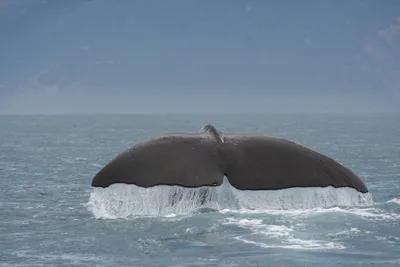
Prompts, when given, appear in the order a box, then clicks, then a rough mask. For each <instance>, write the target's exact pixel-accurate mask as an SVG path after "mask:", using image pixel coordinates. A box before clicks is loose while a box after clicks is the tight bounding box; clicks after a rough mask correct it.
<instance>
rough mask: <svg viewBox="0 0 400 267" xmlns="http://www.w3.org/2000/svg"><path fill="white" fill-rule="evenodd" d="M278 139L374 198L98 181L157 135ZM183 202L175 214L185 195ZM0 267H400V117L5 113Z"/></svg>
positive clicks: (0, 126)
mask: <svg viewBox="0 0 400 267" xmlns="http://www.w3.org/2000/svg"><path fill="white" fill-rule="evenodd" d="M207 123H213V124H214V125H215V126H217V127H218V128H219V129H220V130H222V131H227V132H235V133H244V132H252V133H268V134H273V135H276V136H281V137H285V138H288V139H291V140H294V141H296V142H298V143H301V144H303V145H306V146H308V147H310V148H313V149H315V150H317V151H319V152H322V153H324V154H326V155H329V156H331V157H333V158H335V159H337V160H338V161H340V162H341V163H342V164H344V165H346V166H348V167H350V168H351V169H353V170H354V171H355V172H356V173H357V174H359V175H360V176H361V177H362V179H363V180H364V182H365V183H366V185H367V187H368V188H369V190H370V192H369V193H368V194H364V195H363V194H359V193H357V192H356V191H354V190H352V189H334V188H304V189H298V188H292V189H286V190H278V191H266V192H241V191H238V190H235V189H233V188H232V187H231V186H230V185H229V183H227V182H226V183H224V184H223V186H222V187H220V188H210V189H208V193H209V196H210V199H209V201H208V202H206V203H204V204H203V205H201V204H200V203H199V199H198V197H197V196H198V194H197V192H198V189H190V190H189V189H186V190H183V189H182V188H179V187H167V186H164V187H163V186H160V187H155V188H151V189H143V188H138V187H136V186H134V185H113V186H111V187H110V188H108V189H99V188H96V189H93V188H91V187H90V183H91V179H92V177H93V176H94V175H95V174H96V172H97V171H99V170H100V168H101V167H102V166H103V165H104V164H106V163H107V162H108V161H109V160H110V159H111V158H113V157H114V156H115V155H117V154H118V153H119V152H121V151H122V150H125V149H127V148H128V147H130V146H132V145H134V144H135V143H137V142H139V141H143V140H145V139H148V138H150V137H152V136H154V135H158V134H163V133H169V132H186V131H199V130H200V128H201V127H203V126H204V125H205V124H207ZM173 192H178V193H179V194H182V196H183V197H182V200H181V201H180V202H178V203H175V205H171V201H170V196H171V193H173ZM0 218H1V220H0V266H30V267H33V266H325V267H329V266H364V265H365V266H400V117H398V116H390V115H379V116H378V115H375V116H372V115H371V116H367V115H366V116H344V115H196V116H195V115H165V116H155V115H154V116H150V115H146V116H145V115H136V116H134V115H125V116H122V115H115V116H111V115H108V116H101V115H97V116H0Z"/></svg>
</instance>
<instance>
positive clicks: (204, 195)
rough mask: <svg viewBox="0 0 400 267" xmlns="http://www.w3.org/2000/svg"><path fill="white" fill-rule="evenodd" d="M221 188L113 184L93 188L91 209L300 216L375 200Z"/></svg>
mask: <svg viewBox="0 0 400 267" xmlns="http://www.w3.org/2000/svg"><path fill="white" fill-rule="evenodd" d="M224 179H225V181H224V183H223V185H222V186H220V187H203V188H182V187H178V186H156V187H152V188H141V187H137V186H135V185H126V184H114V185H112V186H110V187H108V188H106V189H103V188H94V189H93V191H92V192H91V194H90V199H89V202H88V203H87V204H86V205H87V207H88V209H89V210H90V211H91V212H92V213H93V214H94V216H95V217H96V218H107V219H115V218H127V217H131V216H173V215H177V214H179V215H183V214H188V213H191V212H194V211H196V210H199V209H213V210H219V211H243V210H245V211H250V212H251V211H256V212H257V211H265V210H268V211H271V210H277V211H282V210H287V211H293V212H298V211H299V210H305V209H308V210H309V209H316V208H323V209H326V208H331V207H336V206H369V205H372V204H373V200H372V196H371V195H370V194H369V193H367V194H362V193H359V192H357V191H356V190H354V189H352V188H338V189H336V188H333V187H325V188H290V189H282V190H269V191H240V190H237V189H235V188H233V187H232V186H231V185H230V184H229V182H227V180H226V178H224Z"/></svg>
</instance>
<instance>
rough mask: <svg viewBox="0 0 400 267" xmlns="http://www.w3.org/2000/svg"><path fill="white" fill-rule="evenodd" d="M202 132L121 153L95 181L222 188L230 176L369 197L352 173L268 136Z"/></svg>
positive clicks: (241, 184) (237, 181) (249, 182)
mask: <svg viewBox="0 0 400 267" xmlns="http://www.w3.org/2000/svg"><path fill="white" fill-rule="evenodd" d="M203 131H204V132H206V133H208V134H210V135H211V136H212V137H214V138H204V134H203V133H198V134H193V135H167V136H162V137H157V138H153V139H151V140H149V141H146V142H143V143H140V144H139V145H137V146H134V147H132V148H131V149H129V150H127V151H125V152H123V153H121V154H120V155H118V156H117V157H116V158H115V159H113V160H112V161H111V162H109V163H108V164H107V165H106V166H105V167H104V168H102V169H101V170H100V171H99V172H98V173H97V174H96V176H95V177H94V178H93V180H92V186H99V187H108V186H110V185H112V184H114V183H125V184H135V185H137V186H140V187H152V186H157V185H178V186H182V187H202V186H219V185H221V184H222V183H223V177H224V176H226V177H227V179H228V181H229V183H230V184H231V185H232V186H234V187H235V188H236V189H239V190H277V189H284V188H290V187H326V186H333V187H352V188H354V189H356V190H358V191H359V192H362V193H366V192H368V189H367V187H366V186H365V185H364V183H363V182H362V181H361V179H360V178H359V177H357V176H356V175H355V174H354V173H353V172H352V171H351V170H349V169H347V168H346V167H344V166H343V165H341V164H339V163H338V162H336V161H334V160H333V159H331V158H329V157H327V156H324V155H322V154H320V153H318V152H316V151H313V150H311V149H308V148H306V147H304V146H301V145H298V144H296V143H294V142H290V141H287V140H284V139H281V138H276V137H272V136H265V135H258V136H256V135H224V136H222V134H221V132H220V131H219V130H218V129H216V128H215V127H214V126H213V125H211V124H207V125H206V126H204V127H203Z"/></svg>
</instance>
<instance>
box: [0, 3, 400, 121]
mask: <svg viewBox="0 0 400 267" xmlns="http://www.w3.org/2000/svg"><path fill="white" fill-rule="evenodd" d="M0 34H1V36H2V38H1V42H0V69H1V71H0V112H8V113H21V112H22V113H65V112H67V113H69V112H103V113H110V112H111V113H113V112H145V113H147V112H202V111H211V112H212V111H216V112H234V111H236V112H269V111H272V112H274V111H277V112H281V111H289V112H290V111H311V112H314V111H317V112H319V111H321V112H380V111H400V63H399V62H400V2H399V1H396V0H391V1H390V0H385V1H372V0H371V1H366V0H363V1H362V0H353V1H344V0H340V1H325V0H322V1H321V0H319V1H317V0H315V1H311V0H310V1H289V0H284V1H277V0H276V1H275V0H274V1H261V0H259V1H227V0H222V1H211V0H201V1H200V0H198V1H191V0H182V1H175V0H172V1H161V0H159V1H153V0H150V1H149V0H146V1H131V0H120V1H107V0H92V1H80V0H76V1H61V0H54V1H49V0H48V1H45V0H37V1H29V0H0Z"/></svg>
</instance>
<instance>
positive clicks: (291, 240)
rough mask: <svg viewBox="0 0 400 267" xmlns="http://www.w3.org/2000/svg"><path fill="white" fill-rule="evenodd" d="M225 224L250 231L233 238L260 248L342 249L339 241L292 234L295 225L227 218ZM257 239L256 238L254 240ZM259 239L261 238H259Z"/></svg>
mask: <svg viewBox="0 0 400 267" xmlns="http://www.w3.org/2000/svg"><path fill="white" fill-rule="evenodd" d="M225 224H226V225H230V224H232V225H236V226H239V227H242V228H246V229H248V230H250V231H251V233H249V234H244V235H240V236H236V237H235V239H236V240H238V241H241V242H243V243H246V244H252V245H255V246H259V247H262V248H286V249H296V250H327V249H344V248H345V247H344V246H343V245H341V244H339V243H335V242H332V241H323V240H314V239H301V238H298V237H295V236H294V233H295V232H297V231H295V230H296V229H295V226H292V227H289V226H285V225H269V224H263V223H262V220H247V219H233V218H229V219H227V220H226V221H225ZM254 239H257V240H254ZM260 239H261V240H260Z"/></svg>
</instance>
